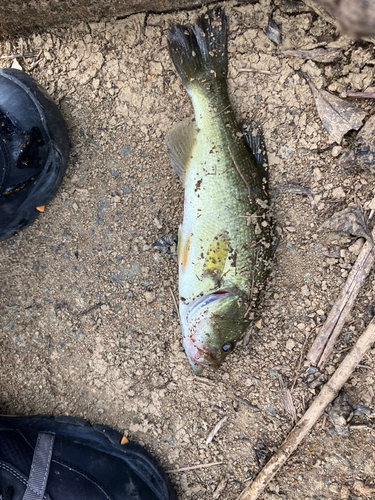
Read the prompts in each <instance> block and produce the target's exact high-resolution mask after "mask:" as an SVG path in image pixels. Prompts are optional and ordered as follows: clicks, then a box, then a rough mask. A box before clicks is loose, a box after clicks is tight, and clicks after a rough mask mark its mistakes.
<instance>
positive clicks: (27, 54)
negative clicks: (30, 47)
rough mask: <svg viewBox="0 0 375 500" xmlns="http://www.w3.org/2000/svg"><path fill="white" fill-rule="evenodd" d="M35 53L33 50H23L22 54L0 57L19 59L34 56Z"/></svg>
mask: <svg viewBox="0 0 375 500" xmlns="http://www.w3.org/2000/svg"><path fill="white" fill-rule="evenodd" d="M36 56H37V54H35V53H33V52H25V53H24V54H10V55H9V56H1V57H0V59H1V60H3V59H19V58H21V57H25V58H26V57H36Z"/></svg>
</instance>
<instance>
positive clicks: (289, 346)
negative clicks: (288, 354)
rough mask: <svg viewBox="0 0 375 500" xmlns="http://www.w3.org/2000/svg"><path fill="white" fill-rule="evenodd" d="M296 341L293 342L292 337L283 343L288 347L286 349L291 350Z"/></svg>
mask: <svg viewBox="0 0 375 500" xmlns="http://www.w3.org/2000/svg"><path fill="white" fill-rule="evenodd" d="M295 345H296V343H295V342H294V340H293V339H289V340H288V341H287V343H286V344H285V347H286V348H287V349H288V351H292V350H293V348H294V346H295Z"/></svg>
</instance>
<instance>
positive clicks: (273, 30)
mask: <svg viewBox="0 0 375 500" xmlns="http://www.w3.org/2000/svg"><path fill="white" fill-rule="evenodd" d="M266 35H267V36H268V38H269V39H270V40H272V41H273V42H275V43H276V45H280V43H281V34H280V28H279V27H278V26H277V24H276V22H275V21H274V20H273V19H270V22H269V23H268V26H267V28H266Z"/></svg>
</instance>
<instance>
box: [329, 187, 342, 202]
mask: <svg viewBox="0 0 375 500" xmlns="http://www.w3.org/2000/svg"><path fill="white" fill-rule="evenodd" d="M332 198H334V199H336V200H339V199H341V198H345V191H344V190H343V188H342V187H341V186H340V187H337V188H335V189H333V190H332Z"/></svg>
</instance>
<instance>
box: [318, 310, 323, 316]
mask: <svg viewBox="0 0 375 500" xmlns="http://www.w3.org/2000/svg"><path fill="white" fill-rule="evenodd" d="M316 313H317V315H318V316H324V311H323V310H322V309H318V310H317V311H316Z"/></svg>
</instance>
